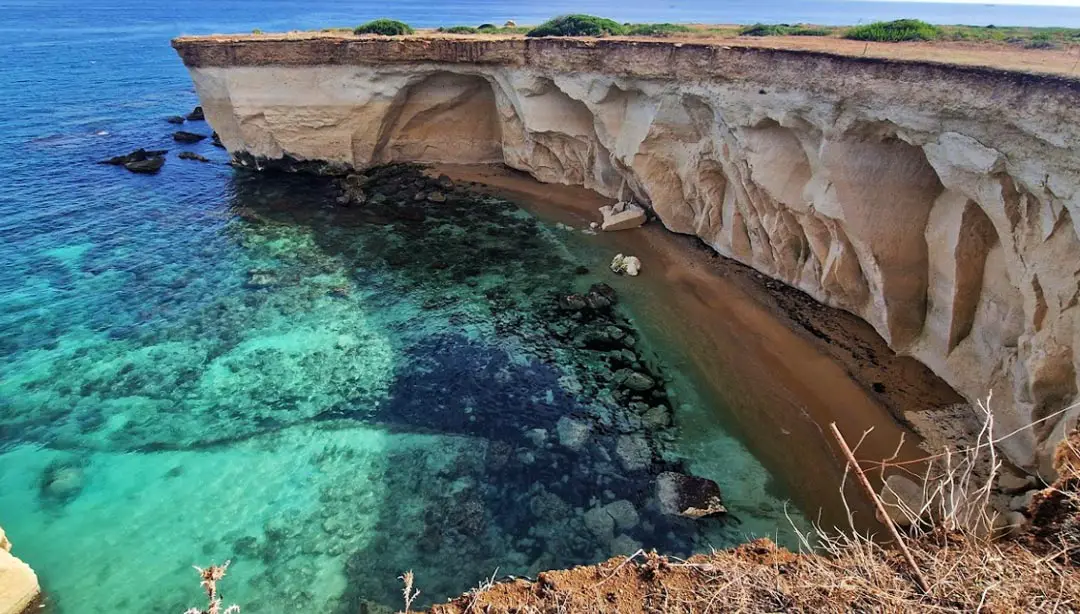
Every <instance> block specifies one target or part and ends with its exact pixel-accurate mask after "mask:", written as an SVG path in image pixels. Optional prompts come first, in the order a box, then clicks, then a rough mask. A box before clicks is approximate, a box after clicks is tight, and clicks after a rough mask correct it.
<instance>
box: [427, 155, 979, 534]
mask: <svg viewBox="0 0 1080 614" xmlns="http://www.w3.org/2000/svg"><path fill="white" fill-rule="evenodd" d="M431 172H432V173H434V174H439V173H445V174H447V175H449V176H450V177H451V178H453V179H455V180H456V181H471V182H476V183H478V184H481V185H482V186H484V187H481V188H480V189H487V190H490V191H491V192H493V193H496V194H498V195H500V196H503V197H506V198H508V199H510V200H513V201H514V202H517V203H520V204H521V205H523V206H525V207H526V208H528V209H530V210H532V211H533V212H534V213H536V214H538V215H540V216H541V217H544V218H546V219H549V220H553V221H558V222H562V223H564V224H567V225H570V226H572V227H574V228H582V229H583V228H588V226H589V223H590V222H593V221H597V220H598V217H599V216H598V213H597V209H598V208H599V207H600V206H602V205H604V204H608V202H609V199H605V198H604V197H602V196H600V195H598V194H596V193H594V192H591V191H589V190H585V189H583V188H579V187H571V186H562V185H549V184H542V183H539V182H537V181H535V180H534V179H532V178H531V177H529V176H528V175H525V174H524V173H520V172H517V171H513V170H509V169H505V168H500V167H476V166H457V165H438V166H436V167H434V168H433V169H432V170H431ZM595 241H597V242H598V244H600V245H601V246H603V248H605V249H604V253H605V254H610V255H614V254H616V253H619V252H621V253H626V254H633V255H636V256H638V257H639V258H640V259H641V260H642V262H643V263H644V267H645V268H644V272H643V273H642V275H641V276H639V277H637V278H618V279H616V280H615V281H613V282H612V283H613V285H615V286H616V288H617V289H618V290H619V292H620V295H621V296H623V297H625V300H626V302H627V303H628V304H629V306H630V308H631V309H632V310H633V312H634V314H635V315H636V316H637V318H636V319H637V320H638V322H639V326H643V327H645V328H646V332H647V333H651V335H650V336H651V337H653V338H659V339H662V340H664V342H665V345H667V346H668V347H670V348H677V350H678V351H677V352H676V353H675V354H677V358H676V360H677V362H676V363H675V364H674V365H673V366H675V367H676V368H677V369H678V370H680V371H681V372H684V373H688V374H689V375H690V377H691V379H692V380H693V381H694V382H695V384H696V385H697V387H698V388H699V389H702V390H705V391H707V392H708V393H709V394H710V396H711V397H712V398H716V399H723V400H724V401H725V405H726V407H724V408H716V411H715V413H716V419H717V420H720V421H722V422H723V423H724V424H725V426H727V427H728V428H730V429H732V430H733V431H734V432H735V433H736V434H737V435H738V436H739V437H740V438H741V439H742V440H743V441H744V442H746V444H747V445H748V446H749V447H750V448H751V451H752V452H753V453H754V455H755V456H756V457H757V458H759V459H760V460H761V461H762V462H763V463H764V464H765V466H766V468H767V469H769V470H770V472H771V473H772V475H774V476H776V477H777V479H780V480H782V481H783V484H782V485H781V487H782V490H783V492H785V493H789V494H790V495H791V496H792V497H793V499H794V502H795V503H796V504H797V505H798V507H799V508H800V509H802V510H804V511H805V512H806V513H807V514H808V515H810V516H811V517H812V518H814V519H815V520H820V521H821V523H822V524H824V525H825V526H846V524H847V522H846V515H845V512H844V509H843V504H842V501H841V500H840V497H839V493H838V491H837V487H838V484H839V483H840V481H841V476H842V463H841V461H840V454H839V452H838V451H837V450H836V449H834V446H833V444H832V442H831V440H830V439H828V438H827V437H826V436H825V432H827V429H828V425H829V423H830V422H837V423H838V425H840V428H841V430H842V432H843V433H844V435H845V437H847V438H849V439H851V440H852V441H854V440H857V439H858V438H859V437H860V436H861V435H862V433H863V432H864V431H865V430H867V429H871V428H872V429H873V432H872V433H871V434H870V435H869V436H868V437H867V438H866V440H865V441H864V443H863V445H862V447H861V448H860V450H859V453H860V457H861V458H863V459H867V460H880V459H884V458H888V457H890V456H892V455H893V454H894V453H896V451H897V446H898V445H899V443H900V442H901V440H903V441H904V442H905V445H904V446H903V447H902V448H901V449H900V458H901V459H905V460H906V459H912V458H918V457H921V456H923V455H924V453H923V451H922V450H921V449H919V448H918V446H917V443H918V442H919V441H920V439H919V437H918V436H917V435H915V434H914V433H913V432H912V431H911V430H909V429H908V428H906V427H905V426H904V424H903V422H905V421H906V415H908V414H909V413H910V412H918V411H922V412H929V413H930V414H931V415H932V414H934V413H936V412H940V411H941V410H943V409H945V408H947V407H950V406H952V405H954V404H956V403H962V402H963V399H962V398H961V397H960V396H959V395H957V394H956V393H955V392H954V391H953V390H952V389H951V388H949V387H948V385H946V384H945V383H944V382H942V381H941V380H940V379H939V378H937V377H936V376H935V375H933V374H932V373H931V372H930V371H929V370H928V369H926V368H925V367H924V366H922V365H921V364H920V363H918V362H917V361H915V360H914V359H911V358H906V357H900V356H897V355H896V354H895V353H893V352H892V350H890V349H889V348H888V347H887V346H886V345H885V342H884V341H883V340H882V339H881V337H879V336H878V335H877V333H876V332H875V331H874V330H873V329H872V328H871V327H870V326H869V325H868V324H866V323H865V322H863V321H862V320H860V319H859V318H857V317H855V316H853V315H851V314H849V313H847V312H843V311H840V310H838V309H833V308H830V307H825V306H823V305H820V304H819V303H817V302H815V301H814V300H813V299H812V298H810V297H809V296H807V295H805V294H803V293H802V292H800V291H798V290H794V289H792V288H789V287H787V286H785V285H784V284H781V283H779V282H775V281H772V280H769V279H768V278H766V277H764V276H763V275H761V274H760V273H758V272H756V271H754V270H753V269H751V268H749V267H747V266H744V265H741V264H739V263H736V262H734V261H732V260H729V259H726V258H723V257H721V256H718V255H716V254H715V253H714V252H712V251H711V250H710V249H708V248H707V247H706V246H704V245H702V244H701V243H700V242H699V241H698V240H697V239H696V238H694V237H689V236H682V235H677V234H674V233H671V232H669V231H667V230H666V229H664V228H663V227H662V226H661V225H660V224H659V223H657V222H653V223H650V224H648V225H646V226H645V227H643V228H640V229H636V230H631V231H621V232H615V233H599V234H598V235H597V236H596V237H595ZM610 255H609V256H608V259H610ZM606 265H607V263H606V262H595V263H588V266H589V267H590V268H602V267H605V266H606ZM762 487H763V488H764V487H766V485H762ZM848 495H849V499H850V500H851V501H852V502H855V503H854V506H855V508H856V510H857V511H858V512H859V513H858V514H857V518H858V519H859V521H860V524H861V526H862V527H864V528H872V527H873V528H876V527H875V526H874V521H873V520H872V514H871V512H870V511H869V504H868V502H867V501H865V500H863V499H862V497H861V495H860V494H859V493H857V492H855V491H854V490H851V491H849V493H848Z"/></svg>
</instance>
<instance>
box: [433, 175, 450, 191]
mask: <svg viewBox="0 0 1080 614" xmlns="http://www.w3.org/2000/svg"><path fill="white" fill-rule="evenodd" d="M435 182H436V183H438V184H439V187H440V188H442V189H444V190H453V189H454V180H453V179H450V177H449V176H447V175H439V178H438V179H436V180H435Z"/></svg>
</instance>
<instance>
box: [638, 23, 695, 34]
mask: <svg viewBox="0 0 1080 614" xmlns="http://www.w3.org/2000/svg"><path fill="white" fill-rule="evenodd" d="M689 31H690V28H688V27H686V26H684V25H682V24H677V23H632V24H629V25H628V26H627V30H626V33H627V34H629V35H631V36H668V35H671V34H676V33H678V32H689Z"/></svg>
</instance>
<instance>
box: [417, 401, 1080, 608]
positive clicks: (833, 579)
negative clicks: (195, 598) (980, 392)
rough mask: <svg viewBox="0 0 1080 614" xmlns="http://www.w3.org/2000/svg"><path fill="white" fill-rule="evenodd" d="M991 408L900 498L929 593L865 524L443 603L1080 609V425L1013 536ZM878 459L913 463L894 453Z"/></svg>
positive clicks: (591, 570)
mask: <svg viewBox="0 0 1080 614" xmlns="http://www.w3.org/2000/svg"><path fill="white" fill-rule="evenodd" d="M979 410H980V412H981V415H982V418H983V428H982V430H981V431H980V432H979V435H978V438H977V441H976V442H974V444H973V445H972V446H971V447H969V448H966V449H962V450H956V451H952V450H946V451H944V452H942V453H941V454H937V455H934V456H932V457H929V458H927V459H923V464H922V465H920V467H921V468H922V472H921V478H922V481H923V483H924V484H925V487H924V490H923V502H922V504H921V505H918V506H916V507H911V506H905V505H904V504H902V503H901V504H899V507H900V508H901V512H902V515H904V516H906V517H907V520H908V521H909V523H910V526H909V528H908V530H907V531H906V532H905V534H904V535H905V536H904V537H902V539H903V540H904V541H905V543H906V545H907V546H908V549H909V550H910V551H911V553H912V557H913V560H914V562H915V565H916V566H917V568H918V572H921V575H922V576H923V577H925V578H926V584H927V586H926V590H923V589H922V588H920V586H919V583H918V582H917V581H916V575H917V574H916V570H913V569H912V568H911V566H910V565H909V564H908V563H907V562H906V561H905V559H904V558H903V557H902V556H901V555H900V553H899V551H898V550H897V548H895V547H894V545H890V544H887V543H883V542H882V541H881V540H879V539H878V538H877V537H876V536H874V535H866V534H860V533H859V532H857V531H854V530H851V531H846V532H840V533H836V532H825V531H821V530H817V531H815V532H814V533H813V534H809V535H808V534H802V535H801V538H802V540H803V543H802V546H803V547H802V553H798V554H796V553H792V552H789V551H787V550H784V549H782V548H780V547H778V546H776V545H775V544H773V543H772V542H770V541H768V540H759V541H756V542H752V543H749V544H746V545H743V546H741V547H738V548H734V549H731V550H725V551H721V552H713V553H711V554H707V555H698V556H694V557H691V558H690V559H688V560H686V561H680V560H674V559H670V558H667V557H663V556H660V555H657V554H656V553H655V552H654V553H650V554H645V553H642V552H638V553H635V555H634V556H632V557H628V558H616V559H611V560H609V561H607V562H605V563H601V564H599V565H594V566H589V567H579V568H575V569H571V570H565V571H554V572H545V573H542V574H540V576H539V577H538V579H537V581H536V582H526V581H523V580H518V581H514V582H509V583H501V584H495V585H490V584H489V585H486V586H484V587H483V590H479V591H473V592H470V593H469V594H467V595H464V596H462V597H461V598H458V599H456V600H454V601H451V602H450V603H447V604H443V605H439V606H435V607H434V608H433V609H432V611H433V612H436V613H439V614H461V613H464V612H519V613H521V614H526V613H538V614H539V613H555V612H642V613H645V612H650V613H651V612H687V613H689V612H693V613H698V612H700V613H705V612H776V611H785V612H815V613H818V612H1077V611H1080V575H1078V573H1077V567H1076V565H1077V564H1078V563H1080V489H1078V487H1080V432H1074V433H1073V434H1072V435H1071V436H1070V437H1069V439H1068V440H1067V441H1065V442H1063V443H1062V444H1061V446H1059V448H1058V452H1057V455H1056V457H1055V467H1056V468H1057V470H1058V472H1059V475H1060V476H1061V477H1060V478H1059V480H1058V481H1057V482H1055V484H1054V485H1053V486H1052V487H1051V488H1048V489H1046V490H1045V491H1043V492H1042V493H1041V494H1040V495H1038V496H1036V497H1035V500H1034V502H1033V504H1032V508H1031V509H1030V510H1029V512H1030V515H1031V518H1032V525H1031V527H1030V528H1029V529H1028V530H1025V531H1024V532H1023V533H1022V534H1020V535H1014V536H1012V537H1009V538H1002V537H1000V533H1001V531H1000V530H996V529H1000V526H1001V525H1000V522H998V520H997V514H996V513H995V512H994V511H993V508H992V507H991V506H990V505H989V503H990V499H991V494H992V484H993V481H994V479H995V477H996V473H997V471H998V469H999V467H1000V462H999V460H998V458H997V455H996V452H995V451H994V444H995V443H998V442H1000V441H1001V439H1004V437H1001V438H995V434H994V423H993V416H992V414H991V413H990V411H989V400H988V401H987V403H985V404H979ZM1011 435H1012V434H1009V435H1006V436H1005V437H1008V436H1011ZM855 449H856V451H857V449H858V446H856V448H855ZM874 466H876V467H881V468H882V470H884V469H885V468H890V469H893V470H895V469H898V468H902V469H908V470H910V466H907V465H903V464H898V463H890V462H889V461H888V460H886V461H877V462H875V463H874ZM841 492H843V489H841ZM852 526H854V524H852Z"/></svg>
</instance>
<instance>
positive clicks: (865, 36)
mask: <svg viewBox="0 0 1080 614" xmlns="http://www.w3.org/2000/svg"><path fill="white" fill-rule="evenodd" d="M940 37H941V29H940V28H938V27H937V26H933V25H930V24H928V23H926V22H925V21H919V20H918V19H897V20H896V21H877V22H874V23H870V24H866V25H865V26H855V27H854V28H851V29H850V30H848V31H847V32H845V33H844V38H850V39H853V40H857V41H877V42H884V43H899V42H902V41H930V40H935V39H937V38H940Z"/></svg>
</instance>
